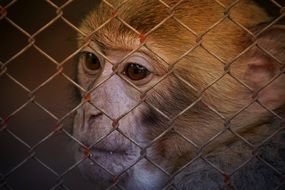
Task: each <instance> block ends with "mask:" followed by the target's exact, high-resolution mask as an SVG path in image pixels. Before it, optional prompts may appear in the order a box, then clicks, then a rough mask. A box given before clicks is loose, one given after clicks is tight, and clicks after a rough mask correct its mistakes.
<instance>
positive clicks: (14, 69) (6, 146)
mask: <svg viewBox="0 0 285 190" xmlns="http://www.w3.org/2000/svg"><path fill="white" fill-rule="evenodd" d="M52 2H53V3H54V4H56V5H57V6H62V5H63V4H64V3H66V2H67V1H66V0H52ZM9 3H11V0H10V1H9V0H0V5H1V6H2V10H3V7H6V6H7V5H8V4H9ZM96 4H97V3H96V1H94V0H74V1H73V2H71V3H70V4H68V5H67V6H66V7H65V8H64V9H63V16H64V18H66V19H68V20H69V21H70V22H71V23H72V24H73V25H75V26H78V25H79V23H80V21H81V20H82V18H83V17H84V15H86V14H87V13H88V12H89V11H90V9H92V8H94V7H95V6H96ZM6 13H7V17H8V18H9V19H10V20H12V21H13V22H14V23H16V24H17V25H18V26H19V27H21V28H23V29H24V30H25V31H26V32H28V33H29V34H30V35H32V34H34V33H35V32H36V31H37V30H39V29H40V28H42V27H43V26H44V25H46V24H47V23H48V22H50V20H52V19H53V18H54V17H55V16H56V8H54V7H52V6H51V5H50V4H48V3H47V2H46V1H44V0H19V1H17V2H15V3H14V4H13V5H11V6H10V7H8V8H7V10H6ZM76 33H77V32H76V31H75V30H74V29H73V28H72V27H70V26H69V25H68V24H66V23H64V22H63V21H62V20H61V19H58V20H57V21H56V22H54V23H53V24H51V25H50V26H49V27H48V28H47V29H45V30H43V31H42V32H40V33H39V34H38V35H36V36H35V38H34V39H35V45H36V46H38V47H39V48H41V49H42V50H43V51H44V52H46V53H47V54H48V55H49V56H51V57H52V58H53V59H55V60H56V61H57V62H59V63H60V62H61V61H63V60H64V59H66V57H68V56H69V55H70V54H72V53H73V52H75V51H76ZM28 44H29V37H27V36H26V35H25V34H23V33H22V32H21V31H19V30H18V29H17V28H16V27H14V26H13V25H11V24H10V23H9V22H8V21H7V19H5V18H3V17H1V20H0V61H1V64H4V63H5V62H6V61H8V60H9V59H11V58H12V57H13V56H14V55H15V54H17V53H18V52H19V51H21V49H22V48H24V47H25V46H27V45H28ZM75 62H76V56H75V57H72V58H71V59H70V60H69V61H68V62H66V63H65V64H64V65H63V68H64V70H63V72H64V74H66V75H67V76H68V77H70V78H71V79H74V78H75V77H74V75H75V72H74V69H75ZM6 68H7V73H8V74H9V75H11V76H12V77H13V78H15V79H16V80H17V81H19V82H20V83H21V84H23V85H24V86H25V87H26V88H28V89H29V90H30V91H32V90H34V89H35V88H37V87H38V86H39V85H40V84H42V83H43V82H44V81H46V80H47V79H48V78H49V77H51V76H52V75H53V74H54V73H56V72H57V69H56V68H57V65H56V64H55V63H53V62H52V61H51V60H49V59H48V58H47V57H45V56H44V55H43V54H41V53H40V52H39V51H38V50H36V49H35V48H34V47H30V48H28V49H27V50H26V51H25V52H23V53H22V54H20V55H19V56H18V57H16V58H15V59H13V60H12V61H11V62H9V63H8V64H7V67H6ZM1 72H2V70H1V71H0V73H1ZM74 89H75V87H74V85H72V83H71V82H69V81H68V80H67V79H66V78H65V77H63V76H62V75H58V76H56V77H55V78H53V79H52V80H51V81H49V82H48V83H47V84H46V85H44V86H43V87H42V88H40V89H39V90H37V91H36V92H35V94H34V98H35V99H34V100H35V103H38V104H40V105H42V106H43V107H44V108H45V109H47V110H49V111H50V112H51V113H52V114H54V115H55V116H56V117H57V118H61V117H63V116H65V115H66V114H67V113H69V112H70V111H71V110H72V109H73V108H74V107H76V105H77V103H78V101H76V99H75V98H74V97H75V96H74ZM29 99H30V96H29V92H27V91H26V90H25V89H24V88H22V87H21V86H20V85H18V84H17V83H15V82H14V81H13V80H11V79H10V78H9V77H8V76H7V75H6V74H3V75H0V118H1V120H2V125H0V126H1V127H0V189H1V190H2V189H3V190H4V189H15V190H39V189H40V190H44V189H51V188H52V187H53V186H54V185H56V184H57V183H58V182H59V178H58V176H57V175H56V174H54V173H52V172H51V171H50V170H48V169H47V168H45V167H44V166H43V165H42V164H40V162H38V161H37V160H40V161H41V162H42V163H44V164H45V165H46V166H48V167H50V168H51V169H52V170H54V171H55V172H57V174H58V175H61V174H63V173H64V172H65V171H66V170H67V169H69V168H70V167H72V166H73V165H74V164H75V160H74V159H73V153H72V152H73V147H76V145H77V143H76V142H75V141H73V140H72V139H71V138H70V137H68V136H67V135H66V134H65V133H64V132H62V131H59V132H58V133H56V134H54V135H52V136H51V137H50V138H48V139H47V140H46V141H44V142H42V143H40V144H39V145H38V146H36V147H35V148H34V149H33V150H31V149H30V148H29V147H28V146H30V147H33V146H34V145H36V144H38V143H39V142H41V140H42V139H43V138H45V137H46V136H47V135H48V134H50V133H51V132H52V131H53V130H54V129H55V128H56V126H57V120H56V119H54V118H53V117H51V116H50V115H49V114H48V113H46V112H45V111H44V110H43V109H41V108H39V107H38V106H36V105H35V104H34V103H28V104H27V105H26V106H25V107H23V108H22V109H21V110H20V111H18V112H17V113H16V114H15V115H13V116H12V117H11V118H10V119H9V120H8V121H7V123H6V126H5V127H7V130H6V129H5V130H3V127H4V125H3V122H4V121H3V120H4V119H5V118H7V117H8V116H10V115H11V114H12V113H13V112H14V111H15V110H17V109H18V108H20V107H21V106H22V105H23V104H25V103H26V102H27V101H28V100H29ZM72 117H73V114H71V115H70V116H68V117H67V118H66V119H65V120H64V121H63V127H64V129H65V130H66V131H68V132H69V133H71V134H72V131H71V130H72V119H73V118H72ZM0 123H1V121H0ZM13 135H16V137H15V136H13ZM17 138H18V139H17ZM21 141H22V142H21ZM24 143H26V144H27V145H28V146H25V144H24ZM33 154H35V157H33V158H31V157H29V156H31V155H33ZM26 159H27V160H26ZM23 161H24V163H23V164H22V165H21V166H20V167H16V166H18V165H19V164H21V163H22V162H23ZM15 167H16V168H15ZM14 169H15V170H14ZM12 170H14V171H13V172H11V173H10V174H9V175H8V176H5V177H6V178H4V179H3V178H2V177H3V176H4V175H6V174H7V173H8V172H10V171H12ZM1 178H2V179H1ZM62 180H63V184H64V185H65V186H66V187H67V188H68V189H86V190H88V189H94V186H92V185H91V184H89V183H88V181H87V180H85V179H84V178H83V177H82V176H81V175H80V173H79V171H78V169H77V167H75V168H73V169H71V170H70V171H69V172H67V173H66V175H64V176H63V177H62ZM4 184H7V185H4ZM55 189H56V190H60V189H65V188H62V187H57V188H55Z"/></svg>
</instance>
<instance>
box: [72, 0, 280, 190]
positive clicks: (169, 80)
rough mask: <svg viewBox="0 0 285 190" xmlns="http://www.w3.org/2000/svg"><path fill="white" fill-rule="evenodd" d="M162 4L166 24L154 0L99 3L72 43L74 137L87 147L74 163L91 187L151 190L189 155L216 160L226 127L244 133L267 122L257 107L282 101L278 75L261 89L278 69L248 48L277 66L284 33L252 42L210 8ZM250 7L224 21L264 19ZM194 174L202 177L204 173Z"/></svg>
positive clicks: (196, 0)
mask: <svg viewBox="0 0 285 190" xmlns="http://www.w3.org/2000/svg"><path fill="white" fill-rule="evenodd" d="M124 2H125V1H124ZM167 2H169V7H172V6H173V7H175V8H174V9H173V10H172V9H171V11H173V13H175V14H174V16H173V15H172V16H171V18H170V15H169V9H168V8H167V7H166V6H165V5H164V4H162V3H161V2H160V1H156V0H150V1H145V0H135V1H132V0H130V1H126V3H125V4H124V5H122V6H121V5H120V4H117V3H118V1H112V3H114V4H115V5H117V6H118V9H119V10H116V11H118V12H116V11H114V10H113V9H112V8H110V6H109V5H107V4H106V3H104V2H102V3H101V6H99V8H98V10H95V11H94V12H92V13H91V14H90V15H89V16H88V17H87V18H86V19H85V20H84V21H83V23H82V25H81V27H80V30H82V31H83V32H84V33H85V34H86V35H79V45H80V48H81V53H80V59H79V63H78V81H79V85H80V86H81V97H82V104H81V105H80V106H79V109H78V110H77V111H78V112H77V115H76V117H75V121H74V136H75V138H76V139H77V140H78V141H79V142H80V143H82V144H81V145H82V147H84V146H85V147H87V148H85V149H84V148H80V149H79V150H78V151H76V158H77V160H78V161H81V163H80V164H79V166H80V168H81V170H82V172H83V173H84V174H85V175H86V176H87V177H88V178H89V179H91V180H92V181H95V184H96V185H97V186H96V187H97V188H101V187H102V188H105V187H108V186H110V185H112V184H113V183H114V182H118V183H119V184H120V185H122V186H124V187H127V188H128V189H158V188H160V187H161V186H162V185H165V184H166V183H165V182H167V180H168V177H169V175H166V174H165V173H167V172H168V173H169V174H170V175H171V174H172V173H173V172H175V171H177V170H179V169H180V168H183V166H185V165H186V164H187V163H189V162H191V160H192V159H193V158H195V157H197V156H198V154H197V151H198V150H199V151H200V150H201V151H202V150H203V152H206V153H209V154H210V153H215V149H216V150H218V151H219V150H222V149H223V148H224V146H225V144H227V143H228V142H233V141H236V140H237V137H236V136H235V135H233V134H232V133H229V132H228V129H227V127H228V125H230V128H231V130H236V131H238V130H240V131H242V132H247V131H249V129H251V128H250V127H252V126H255V125H258V122H261V121H264V120H265V119H267V116H268V115H269V114H268V112H267V110H266V109H264V107H266V108H267V109H272V110H274V109H277V108H279V107H280V106H281V105H283V103H284V97H285V92H284V90H282V89H285V87H284V84H285V83H284V75H282V76H280V77H279V76H276V80H274V82H273V83H272V84H270V85H268V87H266V88H264V89H263V88H262V85H264V84H266V83H268V81H270V80H272V76H274V75H276V73H278V72H280V68H281V67H280V64H279V65H278V63H276V60H275V61H274V60H272V59H270V56H268V55H267V54H266V53H264V51H261V50H260V47H257V45H256V44H258V46H261V47H263V48H264V49H265V50H266V51H268V52H271V53H272V54H273V55H275V56H276V57H278V58H280V60H284V57H285V56H284V51H283V50H284V49H283V50H282V51H280V50H281V49H282V48H284V45H283V44H284V43H283V41H284V26H276V27H272V29H270V30H268V32H265V33H264V34H262V35H259V36H257V38H258V39H257V41H256V42H255V43H252V41H251V38H252V34H251V35H249V33H248V32H247V31H245V30H243V29H241V27H238V26H237V25H235V24H234V23H233V21H232V20H231V19H232V17H231V19H229V18H228V17H225V15H224V14H225V10H224V8H223V7H221V6H220V5H219V4H218V3H217V2H216V1H211V0H203V1H202V0H193V1H179V3H178V4H179V5H177V6H176V3H177V1H175V0H169V1H167ZM225 2H226V0H225ZM249 2H251V1H241V3H239V4H238V5H237V6H234V7H233V8H231V11H232V14H231V16H233V18H234V19H236V20H238V21H239V22H240V24H242V25H244V26H247V27H249V28H250V27H253V28H255V27H257V26H259V24H261V23H263V22H264V21H267V20H269V17H268V16H267V15H266V14H265V12H264V11H263V10H262V9H261V8H260V7H258V6H257V5H255V4H254V3H249ZM115 7H116V6H115ZM197 7H200V8H197ZM202 10H203V11H202ZM190 13H191V14H190ZM253 13H256V14H253ZM114 14H115V15H114ZM116 14H118V15H119V16H118V17H117V16H116ZM112 15H113V17H114V18H112V19H110V16H112ZM209 15H210V16H209ZM166 17H167V18H168V17H169V18H168V19H166ZM221 18H223V19H221ZM120 19H121V20H120ZM107 20H108V22H107V23H105V21H107ZM122 20H123V21H124V22H122ZM177 20H180V22H182V23H183V24H181V23H180V24H179V23H178V21H177ZM218 21H219V22H218ZM126 23H128V25H130V26H132V29H130V28H129V26H128V25H126ZM213 25H214V26H215V27H212V28H211V26H213ZM185 26H187V27H190V28H191V29H193V30H194V31H195V34H193V32H191V31H190V30H189V28H188V29H187V27H185ZM133 29H135V30H136V32H134V31H133ZM138 33H139V34H141V35H138ZM144 34H147V35H146V36H144ZM280 41H281V42H282V43H280ZM277 42H278V43H277ZM245 50H246V51H245ZM280 75H281V74H280ZM253 91H257V92H258V93H257V94H259V95H260V97H258V101H256V100H253V99H252V97H253V94H252V92H253ZM259 91H260V92H259ZM272 92H274V93H272ZM261 105H262V106H261ZM263 106H264V107H263ZM241 110H242V111H241ZM265 112H266V114H265ZM237 113H238V114H237ZM263 116H264V117H263ZM241 118H242V119H241ZM257 120H258V122H257ZM227 132H228V133H227ZM222 133H225V134H223V135H224V136H223V137H222V138H221V137H219V135H220V134H222ZM264 133H265V132H264ZM249 134H250V133H249ZM266 135H267V134H266ZM266 135H265V134H260V137H261V136H266ZM216 137H217V139H218V140H217V141H216V142H213V141H215V138H216ZM260 137H259V136H258V135H256V137H254V138H255V139H259V138H260ZM212 142H213V143H212ZM208 144H210V145H208ZM228 144H229V143H228ZM86 155H87V156H86ZM214 155H215V154H214ZM217 155H218V154H217ZM219 156H221V157H223V153H221V155H219ZM218 164H219V163H218ZM238 166H239V165H235V166H233V167H236V168H237V167H238ZM193 167H195V164H193ZM196 169H197V170H196V171H195V168H194V170H193V172H194V173H195V172H196V174H200V173H203V172H201V169H203V166H201V167H200V165H199V164H198V165H197V167H196ZM191 172H192V170H191ZM186 173H187V172H186ZM186 175H188V174H186ZM201 175H202V174H201ZM189 176H191V175H189ZM206 176H207V175H206ZM209 176H211V175H209ZM117 177H119V178H117ZM192 177H193V176H192ZM192 177H191V179H192ZM182 178H184V177H183V176H182ZM194 178H195V176H194V177H193V179H194ZM117 180H118V181H117ZM189 180H190V179H189ZM210 189H211V188H210ZM212 189H217V188H212Z"/></svg>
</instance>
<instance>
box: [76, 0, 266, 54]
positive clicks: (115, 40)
mask: <svg viewBox="0 0 285 190" xmlns="http://www.w3.org/2000/svg"><path fill="white" fill-rule="evenodd" d="M164 2H165V3H161V2H159V1H157V0H148V1H145V0H129V1H126V2H125V3H124V4H122V5H120V3H122V2H120V1H114V0H112V1H110V3H111V4H113V7H112V6H110V5H107V4H106V3H104V2H101V4H100V6H99V7H97V8H96V9H95V10H93V11H92V12H90V14H89V15H88V16H87V17H86V18H85V19H84V20H83V22H82V23H81V25H80V31H82V33H83V34H82V33H80V34H79V39H80V40H79V42H80V43H79V44H80V45H81V44H82V42H86V40H89V39H91V40H93V41H96V42H97V43H98V44H99V45H100V46H102V47H103V46H104V47H107V48H116V47H126V48H132V47H133V46H136V45H137V44H138V43H139V42H140V41H141V36H142V35H146V36H147V39H148V40H151V39H152V40H155V41H157V42H158V43H161V44H167V43H169V44H170V43H173V39H174V38H176V39H180V41H181V42H182V41H188V42H189V41H191V39H193V41H194V40H195V37H197V36H199V35H201V34H203V33H205V32H206V31H207V30H209V28H210V27H212V26H213V25H215V24H216V23H217V22H220V23H219V25H220V26H223V25H225V23H230V22H231V21H230V20H229V19H228V18H227V15H225V8H224V7H223V6H221V4H218V3H217V2H215V1H213V0H192V1H182V2H179V1H177V0H166V1H164ZM221 2H223V3H224V4H225V5H227V4H229V3H230V2H232V0H223V1H221ZM119 5H120V6H119ZM115 7H118V8H115ZM227 14H230V16H231V18H232V19H233V20H235V21H236V22H238V23H240V24H241V25H243V26H245V27H251V26H255V25H257V24H259V23H261V22H265V21H267V20H269V19H270V18H269V17H268V15H267V14H266V13H265V11H264V10H263V9H261V8H260V7H258V6H257V5H256V4H254V3H253V1H248V0H241V1H240V2H238V3H237V4H236V5H235V6H233V7H232V8H231V9H229V11H228V13H227ZM187 27H188V28H187ZM217 27H219V26H217ZM224 28H226V26H224ZM234 30H236V31H238V30H239V31H238V32H240V28H238V27H232V29H231V30H224V31H223V34H222V35H221V34H216V36H213V38H216V39H218V37H219V35H220V36H227V37H228V39H229V41H230V40H231V39H230V37H231V36H234V33H235V31H234ZM191 31H192V32H191ZM193 32H194V33H193ZM195 35H196V36H195ZM208 40H209V39H208ZM225 40H227V39H225ZM165 46H167V45H165Z"/></svg>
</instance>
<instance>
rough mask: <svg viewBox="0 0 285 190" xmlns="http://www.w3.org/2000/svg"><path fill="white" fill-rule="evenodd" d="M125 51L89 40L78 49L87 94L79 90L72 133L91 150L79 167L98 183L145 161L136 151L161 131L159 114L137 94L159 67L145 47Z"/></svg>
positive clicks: (158, 72) (154, 79) (153, 80)
mask: <svg viewBox="0 0 285 190" xmlns="http://www.w3.org/2000/svg"><path fill="white" fill-rule="evenodd" d="M128 53H129V51H122V50H107V51H104V52H102V50H100V49H99V47H98V46H97V45H96V43H94V42H92V43H91V44H90V45H89V46H87V47H85V48H84V49H83V50H82V52H81V53H80V58H79V64H78V72H79V75H78V80H79V83H80V85H81V86H82V87H83V88H84V89H86V90H88V93H87V95H86V94H83V93H82V97H83V101H82V102H83V104H82V106H81V108H80V109H79V110H78V113H77V115H76V118H75V123H74V134H75V137H76V138H77V139H78V140H79V141H80V142H82V143H83V144H84V145H85V146H86V147H88V148H89V149H90V155H89V157H88V158H87V159H85V160H84V161H83V163H82V164H80V167H81V169H82V171H83V173H84V174H85V175H87V176H88V177H89V178H90V179H92V180H94V181H95V182H96V183H97V185H98V183H99V184H100V182H102V183H111V182H112V179H114V178H115V177H116V176H118V175H120V174H122V172H124V171H125V170H127V169H128V168H129V167H131V168H130V169H128V173H130V172H133V170H135V168H136V167H138V165H144V164H143V163H144V162H145V160H144V159H139V158H140V156H141V151H142V149H143V148H145V146H146V145H148V143H150V141H151V140H152V138H154V135H157V134H158V133H159V131H160V130H159V128H158V123H159V119H160V118H157V117H158V116H157V115H158V114H155V113H154V112H152V111H151V109H150V106H149V105H147V103H146V102H144V100H145V97H143V96H142V93H143V92H146V91H147V90H148V89H149V88H150V87H151V86H152V85H153V84H155V83H156V82H157V81H158V80H159V79H160V78H161V75H162V73H163V72H164V71H163V69H162V68H163V66H162V65H160V64H158V62H157V61H156V60H154V58H153V57H152V56H151V55H150V54H148V52H147V51H146V50H142V51H141V50H138V51H137V52H136V53H133V54H131V55H130V56H127V54H128ZM102 54H104V57H105V58H103V56H102ZM126 56H127V57H126ZM154 63H155V64H154ZM152 133H153V134H152ZM83 152H84V149H83V148H80V149H79V150H78V151H77V153H76V157H77V159H78V160H80V159H82V158H83V157H84V156H83V155H84V154H83ZM136 162H138V163H136ZM132 165H135V166H133V167H132ZM140 170H143V168H140ZM141 172H142V173H144V172H143V171H141ZM149 172H150V171H149ZM146 173H147V172H145V175H146Z"/></svg>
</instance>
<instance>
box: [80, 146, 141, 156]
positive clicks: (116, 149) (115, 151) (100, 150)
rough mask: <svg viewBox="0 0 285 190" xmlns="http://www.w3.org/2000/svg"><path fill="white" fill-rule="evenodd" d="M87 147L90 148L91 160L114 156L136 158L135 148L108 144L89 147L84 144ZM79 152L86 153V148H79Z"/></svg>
mask: <svg viewBox="0 0 285 190" xmlns="http://www.w3.org/2000/svg"><path fill="white" fill-rule="evenodd" d="M84 144H85V145H86V147H88V149H87V150H88V151H89V153H90V157H91V158H95V159H99V158H100V157H106V156H108V158H110V157H112V156H116V157H118V156H124V157H128V156H134V155H136V152H137V151H135V150H133V148H131V147H128V146H122V145H121V146H119V145H116V144H108V145H102V144H99V145H93V146H92V145H88V144H86V143H84ZM79 152H82V153H86V148H84V147H80V148H79Z"/></svg>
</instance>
